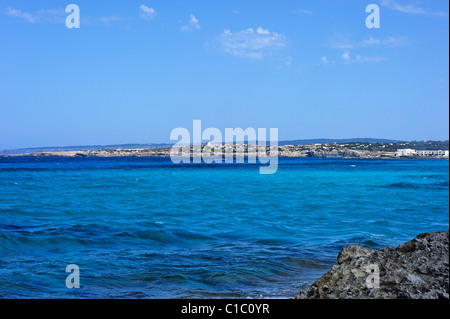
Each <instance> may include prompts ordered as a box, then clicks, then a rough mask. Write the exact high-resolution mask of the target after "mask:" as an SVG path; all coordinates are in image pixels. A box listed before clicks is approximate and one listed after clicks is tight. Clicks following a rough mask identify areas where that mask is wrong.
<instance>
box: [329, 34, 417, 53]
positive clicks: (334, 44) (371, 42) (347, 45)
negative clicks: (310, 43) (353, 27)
mask: <svg viewBox="0 0 450 319" xmlns="http://www.w3.org/2000/svg"><path fill="white" fill-rule="evenodd" d="M409 44H410V43H409V41H408V39H407V38H406V37H393V36H390V37H387V38H375V37H369V38H366V39H363V40H357V41H355V40H353V39H351V37H350V36H349V35H348V34H345V33H335V35H334V36H333V37H331V38H330V39H329V40H328V45H329V46H330V47H331V48H333V49H354V48H367V47H389V48H393V47H402V46H407V45H409Z"/></svg>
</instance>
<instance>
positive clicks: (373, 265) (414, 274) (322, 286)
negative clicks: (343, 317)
mask: <svg viewBox="0 0 450 319" xmlns="http://www.w3.org/2000/svg"><path fill="white" fill-rule="evenodd" d="M448 244H449V232H448V231H447V232H436V233H426V234H421V235H419V236H417V237H416V238H415V239H413V240H411V241H409V242H406V243H403V244H401V245H400V246H398V247H397V248H396V249H392V248H391V247H385V248H383V249H381V250H372V249H370V248H366V247H362V246H361V245H350V246H347V247H344V248H343V249H342V251H341V252H340V253H339V256H338V264H337V265H335V266H333V268H332V269H331V270H330V271H329V272H328V273H326V274H325V275H323V276H322V277H321V278H320V279H319V280H317V281H316V282H315V283H314V284H313V285H312V286H311V287H310V288H309V289H307V290H306V291H303V292H301V293H300V295H298V296H297V297H296V298H297V299H449V246H448Z"/></svg>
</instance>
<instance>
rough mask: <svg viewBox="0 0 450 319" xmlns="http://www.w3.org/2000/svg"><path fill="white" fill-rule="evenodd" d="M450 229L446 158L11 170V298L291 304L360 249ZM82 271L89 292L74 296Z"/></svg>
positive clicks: (62, 162) (4, 216) (60, 165)
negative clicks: (72, 282) (73, 283)
mask: <svg viewBox="0 0 450 319" xmlns="http://www.w3.org/2000/svg"><path fill="white" fill-rule="evenodd" d="M448 228H449V162H448V161H447V160H433V159H426V160H350V159H280V166H279V170H278V173H277V174H275V175H260V174H259V166H256V165H214V166H210V165H185V166H180V165H174V164H172V163H171V162H170V160H168V159H152V158H107V159H91V158H84V159H78V158H76V159H74V158H0V297H2V298H85V297H89V298H188V297H193V298H246V297H257V298H268V297H271V298H278V297H280V298H289V297H292V296H294V295H296V294H297V293H298V292H299V290H300V289H301V288H304V287H305V285H307V284H311V283H312V282H314V281H315V279H317V278H318V277H319V276H321V275H322V274H323V273H325V272H326V271H328V270H329V268H330V267H331V266H332V265H333V264H335V263H336V256H337V254H338V253H339V251H340V249H341V248H342V247H343V246H344V245H347V244H350V243H360V244H363V245H366V246H369V247H372V248H380V247H382V246H385V245H391V246H396V245H398V244H399V243H401V242H403V241H407V240H410V239H412V238H414V237H415V236H416V235H417V234H419V233H421V232H428V231H438V230H448ZM68 264H76V265H78V266H79V267H80V275H81V288H80V289H73V290H69V289H67V288H66V286H65V280H66V276H67V275H68V274H67V273H65V269H66V266H67V265H68Z"/></svg>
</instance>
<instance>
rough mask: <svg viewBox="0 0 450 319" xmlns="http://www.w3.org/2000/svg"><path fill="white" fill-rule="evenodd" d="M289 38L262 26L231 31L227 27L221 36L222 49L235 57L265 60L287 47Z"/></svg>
mask: <svg viewBox="0 0 450 319" xmlns="http://www.w3.org/2000/svg"><path fill="white" fill-rule="evenodd" d="M286 43H287V38H286V37H285V36H284V35H282V34H279V33H277V32H271V31H269V30H267V29H264V28H262V27H259V28H257V29H256V30H254V29H252V28H250V29H247V30H243V31H238V32H234V33H233V32H231V31H230V30H228V29H226V30H224V32H223V33H222V34H221V35H220V36H219V44H220V47H221V50H222V51H223V52H224V53H226V54H229V55H232V56H235V57H242V58H248V59H253V60H264V59H265V58H266V57H269V56H274V55H277V54H278V53H279V52H280V51H281V50H282V49H284V48H285V47H286Z"/></svg>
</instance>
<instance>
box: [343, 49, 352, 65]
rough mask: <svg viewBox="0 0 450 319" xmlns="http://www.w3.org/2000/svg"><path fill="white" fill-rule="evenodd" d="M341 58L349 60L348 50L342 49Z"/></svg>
mask: <svg viewBox="0 0 450 319" xmlns="http://www.w3.org/2000/svg"><path fill="white" fill-rule="evenodd" d="M342 60H344V61H345V62H350V51H348V50H345V51H344V53H343V54H342Z"/></svg>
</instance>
